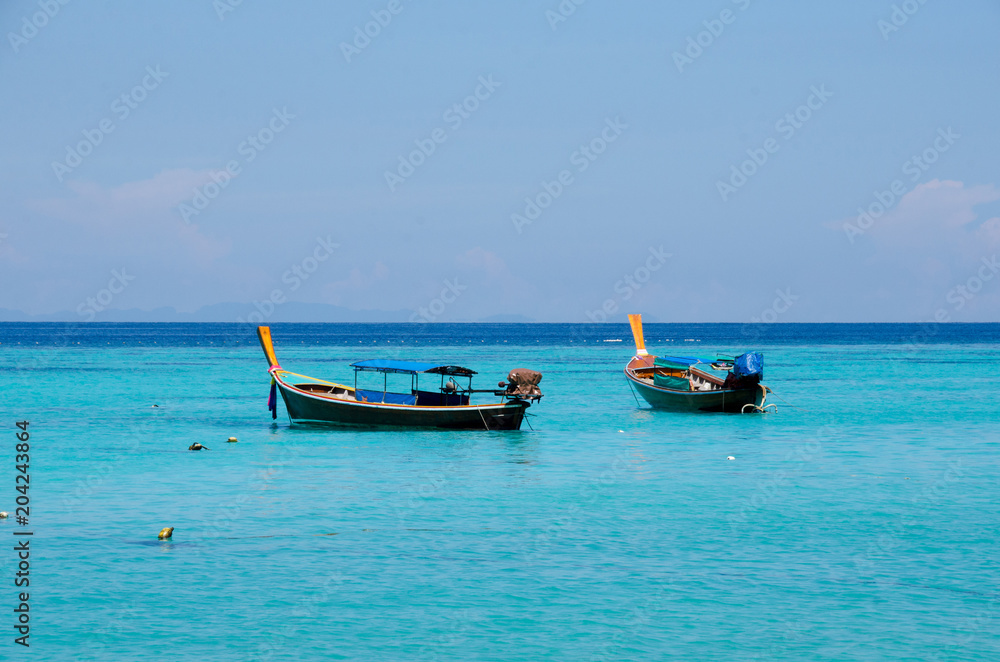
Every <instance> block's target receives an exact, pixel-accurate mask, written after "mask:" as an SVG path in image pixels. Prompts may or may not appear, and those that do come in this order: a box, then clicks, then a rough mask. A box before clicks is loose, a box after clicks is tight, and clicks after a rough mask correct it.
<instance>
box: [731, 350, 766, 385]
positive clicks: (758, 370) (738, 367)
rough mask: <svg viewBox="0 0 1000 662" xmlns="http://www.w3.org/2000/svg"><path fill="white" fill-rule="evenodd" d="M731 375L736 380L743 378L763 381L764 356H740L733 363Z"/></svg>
mask: <svg viewBox="0 0 1000 662" xmlns="http://www.w3.org/2000/svg"><path fill="white" fill-rule="evenodd" d="M733 375H734V376H735V377H736V378H737V379H742V378H743V377H757V378H758V379H764V355H763V354H761V353H760V352H747V353H746V354H740V355H739V356H737V357H736V361H734V362H733Z"/></svg>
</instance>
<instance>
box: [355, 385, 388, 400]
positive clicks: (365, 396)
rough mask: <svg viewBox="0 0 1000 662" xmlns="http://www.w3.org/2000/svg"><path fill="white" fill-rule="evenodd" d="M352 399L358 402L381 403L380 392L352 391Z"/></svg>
mask: <svg viewBox="0 0 1000 662" xmlns="http://www.w3.org/2000/svg"><path fill="white" fill-rule="evenodd" d="M354 399H355V400H357V401H358V402H382V391H365V390H364V389H360V388H359V389H357V390H356V391H354Z"/></svg>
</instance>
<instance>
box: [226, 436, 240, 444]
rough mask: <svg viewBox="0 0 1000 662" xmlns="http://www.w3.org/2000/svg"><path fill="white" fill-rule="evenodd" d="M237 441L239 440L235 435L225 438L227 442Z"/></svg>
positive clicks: (233, 442)
mask: <svg viewBox="0 0 1000 662" xmlns="http://www.w3.org/2000/svg"><path fill="white" fill-rule="evenodd" d="M237 441H239V440H238V439H237V438H236V437H230V438H229V439H226V443H227V444H235V443H236V442H237Z"/></svg>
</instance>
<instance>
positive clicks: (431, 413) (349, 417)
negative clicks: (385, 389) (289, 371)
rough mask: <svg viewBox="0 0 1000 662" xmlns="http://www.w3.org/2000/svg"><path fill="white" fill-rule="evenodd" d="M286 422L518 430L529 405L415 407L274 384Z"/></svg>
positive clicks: (520, 402) (356, 425) (512, 402)
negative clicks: (325, 394) (366, 400)
mask: <svg viewBox="0 0 1000 662" xmlns="http://www.w3.org/2000/svg"><path fill="white" fill-rule="evenodd" d="M276 381H277V385H278V392H279V393H281V398H282V400H284V402H285V409H286V410H287V411H288V418H289V420H291V422H292V423H294V424H306V425H327V426H351V427H407V428H438V429H449V430H519V429H521V422H522V421H523V420H524V414H525V410H526V409H527V408H528V406H529V405H528V403H527V402H525V401H523V400H511V401H507V402H500V403H494V404H480V405H464V406H449V407H416V406H411V405H393V404H381V403H369V402H357V401H356V400H349V399H342V398H334V397H329V396H324V395H319V394H315V393H310V392H308V391H305V390H302V389H299V388H296V387H295V386H294V385H293V384H287V383H285V382H284V381H282V380H280V379H279V380H276Z"/></svg>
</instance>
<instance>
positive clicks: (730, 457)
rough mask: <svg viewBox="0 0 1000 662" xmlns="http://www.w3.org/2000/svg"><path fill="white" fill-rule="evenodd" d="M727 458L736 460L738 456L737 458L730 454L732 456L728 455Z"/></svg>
mask: <svg viewBox="0 0 1000 662" xmlns="http://www.w3.org/2000/svg"><path fill="white" fill-rule="evenodd" d="M726 459H727V460H735V459H736V458H735V457H733V456H732V455H730V456H729V457H727V458H726Z"/></svg>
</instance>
